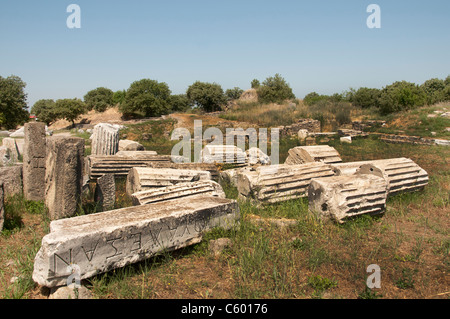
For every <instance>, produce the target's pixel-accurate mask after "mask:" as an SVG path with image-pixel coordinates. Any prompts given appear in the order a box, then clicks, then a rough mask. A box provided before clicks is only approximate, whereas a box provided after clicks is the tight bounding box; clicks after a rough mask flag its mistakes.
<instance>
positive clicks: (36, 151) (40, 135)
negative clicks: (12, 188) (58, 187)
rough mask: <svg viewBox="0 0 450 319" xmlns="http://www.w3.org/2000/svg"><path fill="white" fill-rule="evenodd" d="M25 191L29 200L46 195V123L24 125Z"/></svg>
mask: <svg viewBox="0 0 450 319" xmlns="http://www.w3.org/2000/svg"><path fill="white" fill-rule="evenodd" d="M24 132H25V145H24V151H23V193H24V196H25V198H26V199H27V200H35V201H40V200H44V197H45V188H44V185H45V156H46V154H45V152H46V138H45V137H46V136H45V123H39V122H31V123H26V124H25V126H24Z"/></svg>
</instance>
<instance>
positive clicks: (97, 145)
mask: <svg viewBox="0 0 450 319" xmlns="http://www.w3.org/2000/svg"><path fill="white" fill-rule="evenodd" d="M119 130H120V127H119V126H118V125H113V124H109V123H100V124H97V125H96V126H95V127H94V132H93V133H92V135H91V140H92V147H91V154H92V155H114V154H116V153H117V152H118V151H119V140H120V139H119Z"/></svg>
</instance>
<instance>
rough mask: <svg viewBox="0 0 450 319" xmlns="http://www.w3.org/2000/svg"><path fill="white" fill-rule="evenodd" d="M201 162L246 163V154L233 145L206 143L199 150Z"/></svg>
mask: <svg viewBox="0 0 450 319" xmlns="http://www.w3.org/2000/svg"><path fill="white" fill-rule="evenodd" d="M200 156H201V159H202V162H203V163H227V164H235V165H241V166H244V165H246V162H247V154H245V152H244V151H243V150H242V149H240V148H238V147H236V146H234V145H211V144H209V145H206V146H205V147H204V148H203V150H202V151H201V154H200Z"/></svg>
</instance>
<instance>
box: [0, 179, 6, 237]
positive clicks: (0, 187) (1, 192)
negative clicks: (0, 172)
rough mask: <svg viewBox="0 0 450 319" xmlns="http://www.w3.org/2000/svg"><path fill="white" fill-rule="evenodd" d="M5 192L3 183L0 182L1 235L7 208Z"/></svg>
mask: <svg viewBox="0 0 450 319" xmlns="http://www.w3.org/2000/svg"><path fill="white" fill-rule="evenodd" d="M4 199H5V192H4V190H3V183H2V182H1V181H0V233H1V232H2V230H3V224H4V223H5V208H4V207H3V205H4Z"/></svg>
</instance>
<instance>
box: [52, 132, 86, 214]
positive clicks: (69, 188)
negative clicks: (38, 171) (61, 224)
mask: <svg viewBox="0 0 450 319" xmlns="http://www.w3.org/2000/svg"><path fill="white" fill-rule="evenodd" d="M83 156H84V139H82V138H78V137H57V136H52V137H49V138H48V139H47V157H46V162H45V168H46V170H45V204H46V206H47V208H48V212H49V216H50V219H51V220H55V219H60V218H67V217H72V216H74V215H75V214H76V212H77V208H78V206H79V205H80V203H81V187H82V181H83V163H84V160H83Z"/></svg>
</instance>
